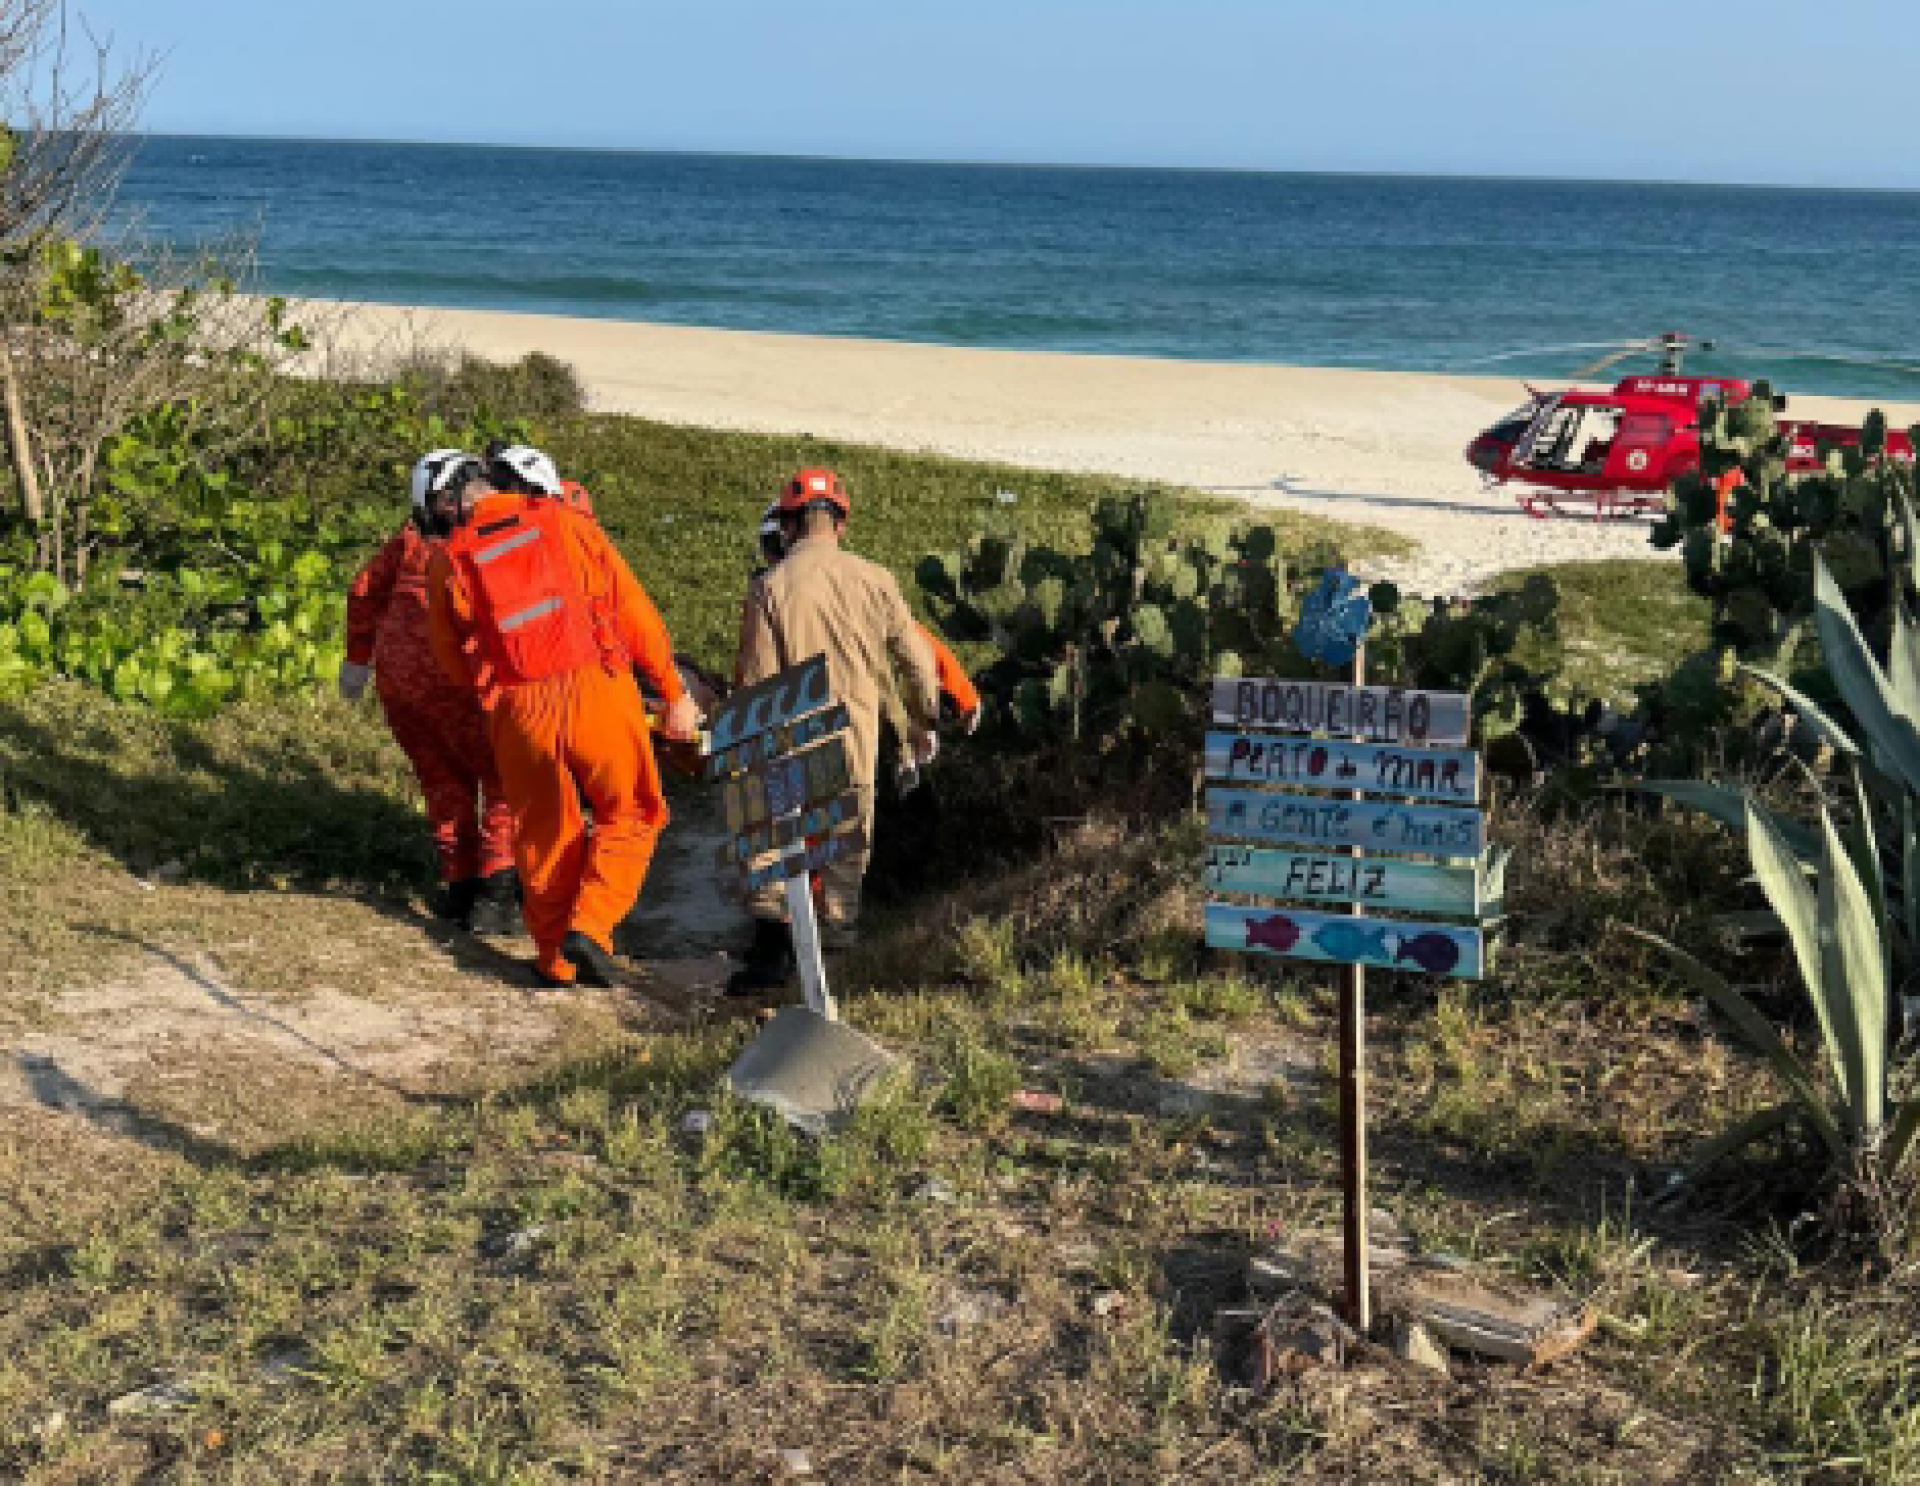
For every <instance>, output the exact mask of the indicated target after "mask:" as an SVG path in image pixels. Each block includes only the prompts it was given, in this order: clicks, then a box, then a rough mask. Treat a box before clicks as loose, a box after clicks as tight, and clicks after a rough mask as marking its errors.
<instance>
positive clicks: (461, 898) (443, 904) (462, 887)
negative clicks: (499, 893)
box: [433, 877, 480, 929]
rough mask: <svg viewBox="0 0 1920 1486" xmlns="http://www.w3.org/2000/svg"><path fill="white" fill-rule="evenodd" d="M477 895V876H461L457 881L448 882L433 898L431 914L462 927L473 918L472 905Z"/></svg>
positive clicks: (478, 888) (478, 887)
mask: <svg viewBox="0 0 1920 1486" xmlns="http://www.w3.org/2000/svg"><path fill="white" fill-rule="evenodd" d="M479 897H480V879H479V878H477V877H463V878H461V879H460V880H459V881H458V882H450V883H448V884H447V885H446V886H445V887H443V888H442V889H441V890H440V895H439V896H438V897H437V898H435V899H434V903H433V916H434V917H435V918H438V919H444V920H445V921H446V922H447V923H450V924H458V925H459V926H460V927H461V928H463V929H464V928H466V926H467V924H468V923H469V921H471V919H472V918H473V905H474V904H475V903H476V902H477V901H478V900H479Z"/></svg>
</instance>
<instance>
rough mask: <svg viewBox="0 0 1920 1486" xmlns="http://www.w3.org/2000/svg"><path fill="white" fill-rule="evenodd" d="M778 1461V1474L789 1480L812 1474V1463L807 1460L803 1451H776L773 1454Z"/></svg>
mask: <svg viewBox="0 0 1920 1486" xmlns="http://www.w3.org/2000/svg"><path fill="white" fill-rule="evenodd" d="M773 1453H774V1454H775V1455H776V1456H777V1457H778V1458H779V1461H780V1474H781V1475H783V1476H787V1477H789V1478H790V1479H796V1480H797V1479H798V1478H800V1477H802V1476H810V1475H812V1474H813V1462H812V1461H811V1460H810V1459H808V1458H807V1452H806V1451H805V1450H776V1451H774V1452H773Z"/></svg>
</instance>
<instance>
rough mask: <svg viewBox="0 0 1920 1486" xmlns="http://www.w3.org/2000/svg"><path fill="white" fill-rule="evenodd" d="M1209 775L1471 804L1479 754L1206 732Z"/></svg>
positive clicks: (1476, 788) (1241, 781) (1477, 780)
mask: <svg viewBox="0 0 1920 1486" xmlns="http://www.w3.org/2000/svg"><path fill="white" fill-rule="evenodd" d="M1206 763H1207V778H1209V779H1223V780H1226V781H1227V782H1228V783H1230V784H1303V785H1307V786H1309V787H1313V788H1321V789H1345V790H1360V791H1363V792H1364V793H1367V794H1376V795H1407V796H1410V797H1413V798H1416V799H1422V800H1445V801H1451V802H1453V803H1455V804H1462V805H1467V804H1472V803H1473V802H1474V801H1475V800H1477V799H1479V798H1480V756H1479V755H1478V754H1477V753H1474V752H1472V751H1471V750H1469V749H1464V748H1406V747H1401V746H1399V745H1396V744H1390V743H1354V742H1350V741H1347V740H1345V739H1340V738H1289V737H1285V736H1283V735H1280V734H1275V733H1208V734H1207V757H1206Z"/></svg>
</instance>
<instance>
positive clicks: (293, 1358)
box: [260, 1348, 313, 1388]
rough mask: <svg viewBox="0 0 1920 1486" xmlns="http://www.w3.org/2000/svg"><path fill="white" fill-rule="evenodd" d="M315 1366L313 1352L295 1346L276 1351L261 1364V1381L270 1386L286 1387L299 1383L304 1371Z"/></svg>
mask: <svg viewBox="0 0 1920 1486" xmlns="http://www.w3.org/2000/svg"><path fill="white" fill-rule="evenodd" d="M312 1366H313V1353H311V1352H307V1351H303V1350H300V1349H298V1348H295V1349H293V1350H291V1351H286V1352H275V1353H274V1354H273V1355H272V1356H271V1357H269V1358H267V1360H266V1361H264V1362H262V1363H261V1364H260V1381H261V1382H263V1383H265V1384H266V1385H267V1386H268V1387H269V1388H285V1387H286V1386H287V1385H288V1384H290V1383H297V1382H298V1381H299V1380H300V1377H301V1375H302V1374H303V1373H305V1372H307V1371H308V1370H309V1369H310V1368H312Z"/></svg>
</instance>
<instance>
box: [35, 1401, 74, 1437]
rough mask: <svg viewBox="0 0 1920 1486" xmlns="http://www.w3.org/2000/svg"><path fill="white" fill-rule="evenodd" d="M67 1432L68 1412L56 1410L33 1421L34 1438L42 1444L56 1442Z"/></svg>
mask: <svg viewBox="0 0 1920 1486" xmlns="http://www.w3.org/2000/svg"><path fill="white" fill-rule="evenodd" d="M66 1432H67V1411H66V1410H65V1409H55V1410H54V1411H53V1412H52V1413H51V1414H42V1415H41V1416H40V1417H39V1418H38V1419H36V1420H34V1421H33V1437H34V1438H35V1439H37V1440H39V1441H41V1442H42V1443H44V1442H46V1441H47V1440H56V1439H58V1438H59V1437H60V1436H61V1435H63V1434H65V1433H66Z"/></svg>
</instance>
